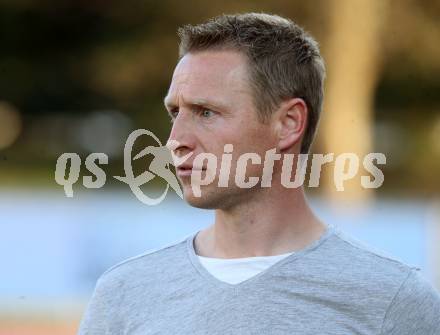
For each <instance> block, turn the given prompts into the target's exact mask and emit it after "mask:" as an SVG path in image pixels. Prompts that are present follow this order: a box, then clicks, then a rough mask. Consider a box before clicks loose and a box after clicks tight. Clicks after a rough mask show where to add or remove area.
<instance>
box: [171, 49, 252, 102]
mask: <svg viewBox="0 0 440 335" xmlns="http://www.w3.org/2000/svg"><path fill="white" fill-rule="evenodd" d="M247 78H248V75H247V66H246V60H245V57H244V56H243V55H242V54H240V53H239V52H236V51H203V52H197V53H190V54H187V55H185V56H184V57H183V58H182V59H181V60H180V61H179V63H178V64H177V66H176V69H175V70H174V74H173V78H172V81H171V85H170V88H169V91H168V95H167V97H166V98H165V103H167V102H171V103H174V104H175V101H176V100H180V99H183V100H185V101H186V100H187V99H188V100H216V99H224V98H228V99H234V98H237V96H240V95H243V94H246V95H249V94H250V89H249V84H248V79H247Z"/></svg>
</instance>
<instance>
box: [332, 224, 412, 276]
mask: <svg viewBox="0 0 440 335" xmlns="http://www.w3.org/2000/svg"><path fill="white" fill-rule="evenodd" d="M330 244H332V245H331V248H332V249H333V253H334V257H335V258H336V259H337V260H338V261H340V262H341V263H342V264H341V265H342V266H344V265H345V266H346V267H348V268H351V269H353V271H356V272H357V273H359V274H361V273H363V272H364V273H365V274H366V275H368V276H369V277H372V278H374V277H375V276H378V277H382V276H386V277H387V278H392V279H395V280H397V281H398V282H400V283H401V282H402V281H403V280H404V279H405V278H406V277H407V276H408V274H409V273H410V272H411V271H413V270H420V268H418V267H417V266H416V265H414V264H409V263H406V262H404V261H403V260H401V259H399V258H398V257H396V256H394V255H391V254H389V253H387V252H386V251H384V250H381V249H378V248H376V247H373V246H371V245H369V244H367V243H366V242H363V241H361V240H359V239H357V238H355V237H353V236H351V235H349V234H347V233H345V232H344V231H342V230H341V229H340V228H338V227H334V234H333V238H332V239H331V242H330ZM381 275H382V276H381Z"/></svg>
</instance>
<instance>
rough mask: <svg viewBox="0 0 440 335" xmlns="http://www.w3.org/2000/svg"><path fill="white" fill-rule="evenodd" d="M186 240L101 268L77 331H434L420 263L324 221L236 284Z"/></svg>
mask: <svg viewBox="0 0 440 335" xmlns="http://www.w3.org/2000/svg"><path fill="white" fill-rule="evenodd" d="M194 236H195V234H193V235H191V236H190V237H188V238H186V239H184V240H183V241H180V242H177V243H174V244H172V245H169V246H167V247H164V248H161V249H159V250H156V251H152V252H149V253H146V254H143V255H140V256H138V257H135V258H132V259H129V260H127V261H125V262H123V263H120V264H118V265H116V266H114V267H113V268H111V269H109V270H108V271H107V272H105V273H104V274H103V275H102V276H101V278H100V279H99V280H98V283H97V285H96V288H95V291H94V293H93V296H92V299H91V301H90V302H89V305H88V308H87V311H86V312H85V314H84V316H83V319H82V322H81V325H80V330H79V334H80V335H86V334H90V335H101V334H111V335H122V334H124V335H140V334H142V335H150V334H167V335H168V334H172V335H175V334H185V335H190V334H191V335H194V334H196V335H197V334H200V335H201V334H212V335H227V334H238V335H247V334H275V335H276V334H296V335H305V334H307V335H316V334H320V335H327V334H328V335H330V334H331V335H350V334H359V335H372V334H374V335H379V334H395V335H421V334H423V335H439V334H440V297H439V294H438V292H436V291H435V290H434V288H433V287H432V286H431V285H430V284H429V283H428V282H427V281H426V280H425V279H423V278H422V277H421V276H420V273H419V269H418V268H416V267H410V266H408V265H405V264H403V263H402V262H399V261H397V260H394V259H392V258H390V257H388V256H384V255H383V254H381V253H379V252H377V251H373V250H371V248H370V247H367V246H365V245H363V244H362V243H360V242H359V241H357V240H355V239H353V238H351V237H349V236H347V235H345V234H344V233H343V232H341V231H340V230H339V228H337V227H335V226H333V225H329V226H328V228H327V231H326V233H325V234H324V235H323V236H322V237H321V238H320V239H319V240H317V241H315V242H313V243H312V244H311V245H309V246H308V247H306V248H304V249H303V250H300V251H297V252H295V253H293V254H292V255H290V256H288V257H286V258H284V259H282V260H281V261H279V262H277V263H275V264H274V265H273V266H271V267H269V268H268V269H266V270H265V271H263V272H261V273H259V274H258V275H256V276H254V277H251V278H249V279H247V280H245V281H243V282H241V283H239V284H235V285H233V284H228V283H225V282H222V281H219V280H218V279H216V278H215V277H213V276H212V275H211V274H210V273H209V272H208V271H207V270H206V269H205V268H204V267H203V266H202V265H201V264H200V262H199V260H198V258H197V255H196V253H195V251H194V244H193V239H194Z"/></svg>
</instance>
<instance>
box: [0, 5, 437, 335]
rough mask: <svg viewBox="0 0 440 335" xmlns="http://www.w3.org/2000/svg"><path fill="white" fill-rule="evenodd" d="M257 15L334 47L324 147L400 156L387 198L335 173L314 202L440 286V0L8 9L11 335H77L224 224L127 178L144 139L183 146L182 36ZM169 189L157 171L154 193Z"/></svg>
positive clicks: (6, 198) (1, 166)
mask: <svg viewBox="0 0 440 335" xmlns="http://www.w3.org/2000/svg"><path fill="white" fill-rule="evenodd" d="M247 11H255V12H269V13H274V14H279V15H282V16H286V17H288V18H291V19H293V20H294V21H296V22H297V23H299V24H300V25H302V26H303V27H304V28H305V29H306V30H307V31H309V32H310V33H311V34H312V35H313V36H315V38H316V39H317V40H318V41H319V42H320V45H321V51H322V54H323V56H324V59H325V61H326V65H327V81H326V98H325V106H324V114H323V117H322V121H321V124H320V129H319V132H318V137H317V139H316V141H315V144H314V147H313V152H317V153H327V152H333V153H336V154H338V153H341V152H355V153H357V154H359V155H360V156H361V157H362V156H364V155H365V154H366V153H369V152H382V153H384V154H385V155H386V158H387V162H386V165H382V166H380V168H381V170H382V171H383V173H384V176H385V180H384V183H383V185H382V186H381V187H380V188H379V189H377V190H366V189H363V188H361V187H360V177H361V175H362V171H360V172H359V174H358V175H357V176H356V177H355V178H353V181H352V182H350V183H347V184H346V191H344V192H337V191H336V188H335V185H334V183H333V175H332V174H333V168H332V166H331V165H329V166H327V167H325V168H324V171H323V172H324V175H323V177H322V180H321V185H320V187H318V188H314V189H307V193H308V194H309V198H310V201H311V203H312V206H313V208H314V209H315V210H316V212H317V213H318V215H319V216H320V217H321V218H322V219H323V220H324V221H326V222H328V223H332V224H335V225H337V226H339V227H340V228H341V229H343V230H345V231H347V232H349V233H351V234H352V235H354V236H355V237H357V238H358V239H359V240H362V241H364V242H365V243H367V244H369V245H370V246H373V247H375V248H377V249H378V250H380V251H383V252H385V253H388V254H390V255H392V256H393V257H395V258H398V259H400V260H402V261H404V262H406V263H408V264H411V265H414V266H417V267H419V268H421V270H422V271H423V273H424V275H425V277H426V278H427V279H428V280H429V281H430V282H431V283H432V284H433V285H434V286H436V287H437V288H440V94H439V92H440V43H439V41H440V25H439V24H438V22H439V18H440V2H438V1H434V0H432V1H430V0H418V1H415V0H401V1H397V0H354V1H352V0H333V1H330V0H329V1H318V0H313V1H296V0H295V1H293V0H285V1H281V0H271V1H267V0H266V1H260V0H247V1H218V2H215V3H212V2H207V1H196V0H188V1H165V0H163V1H160V2H159V1H146V0H144V1H143V0H136V1H130V2H121V1H103V0H88V1H80V0H76V1H58V2H55V1H45V0H40V1H37V0H0V42H1V43H0V264H1V270H0V335H3V334H8V335H12V334H29V335H35V334H49V335H50V334H66V335H68V334H75V333H76V330H77V326H78V322H79V320H80V317H81V315H82V313H83V311H84V308H85V306H86V303H87V301H88V299H89V298H90V295H91V293H92V290H93V287H94V284H95V282H96V279H97V278H98V276H99V275H100V274H101V273H102V272H103V271H105V270H106V269H107V268H108V267H110V266H111V265H113V264H115V263H117V262H119V261H121V260H123V259H125V258H127V257H130V256H134V255H136V254H139V253H143V252H145V251H147V250H151V249H154V248H159V247H161V246H163V245H165V244H167V243H171V242H173V241H176V240H179V239H181V238H184V237H185V236H187V235H189V234H191V233H193V232H195V231H196V230H199V229H201V228H202V227H204V226H206V225H208V224H210V223H211V222H212V219H213V212H211V211H204V210H199V209H194V208H191V207H189V206H188V205H186V204H185V203H184V201H183V200H181V199H180V198H179V197H177V196H176V194H175V193H174V192H173V191H169V192H168V195H167V197H166V200H165V201H164V202H162V203H161V204H160V205H158V206H146V205H144V204H142V203H141V202H140V201H139V200H137V199H136V197H135V196H134V195H133V194H132V193H131V191H130V189H129V187H128V186H127V185H125V184H123V183H121V182H119V181H117V180H115V179H114V178H112V177H111V176H115V175H117V176H122V175H124V165H123V148H124V144H125V141H126V139H127V137H128V135H129V134H130V133H131V132H132V131H133V130H135V129H138V128H145V129H148V130H150V131H152V132H154V133H155V134H156V135H157V136H158V137H159V138H160V140H161V141H162V143H164V142H165V141H166V139H167V136H168V132H169V130H170V123H169V119H168V116H167V114H166V111H165V109H164V107H163V105H162V100H163V97H164V95H165V94H166V92H167V88H168V85H169V81H170V78H171V75H172V71H173V69H174V66H175V64H176V61H177V45H178V38H177V35H176V30H177V28H178V27H179V26H181V25H183V24H187V23H193V24H195V23H199V22H202V21H204V20H206V19H208V18H210V17H212V16H215V15H219V14H222V13H236V12H247ZM146 144H148V143H147V142H146V140H145V139H139V141H137V142H136V148H139V149H135V150H140V149H142V148H143V147H145V145H146ZM64 152H75V153H78V154H79V156H80V157H81V160H82V169H81V173H80V179H79V180H78V182H77V183H76V184H75V185H74V186H73V191H74V197H73V198H67V197H66V196H65V193H64V190H63V188H62V187H61V186H60V185H58V184H57V183H56V182H55V179H54V178H55V165H56V161H57V158H58V157H59V156H60V155H61V154H62V153H64ZM92 152H104V153H106V154H107V155H108V157H109V164H108V165H103V166H102V168H103V169H104V171H105V172H106V174H107V181H106V184H105V186H104V187H103V188H100V189H97V190H93V189H87V188H85V187H84V186H83V184H82V177H83V176H87V175H90V173H89V172H88V171H87V170H86V169H85V168H84V161H85V158H86V157H87V155H88V154H90V153H92ZM148 159H149V158H148V157H146V158H145V160H139V162H137V165H136V166H135V170H136V171H144V170H145V169H146V167H147V166H148V165H147V164H148ZM364 175H365V173H364ZM367 175H368V174H367ZM147 187H148V188H147ZM164 187H165V186H164V183H163V181H162V180H161V178H154V179H153V180H152V181H151V182H149V183H148V185H145V186H144V187H143V190H144V192H145V193H148V195H149V196H152V197H153V196H155V195H156V196H158V195H160V194H161V193H162V191H163V190H164Z"/></svg>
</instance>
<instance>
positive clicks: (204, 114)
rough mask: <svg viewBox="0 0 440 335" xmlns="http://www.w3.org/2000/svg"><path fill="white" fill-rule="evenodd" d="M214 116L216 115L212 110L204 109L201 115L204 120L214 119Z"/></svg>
mask: <svg viewBox="0 0 440 335" xmlns="http://www.w3.org/2000/svg"><path fill="white" fill-rule="evenodd" d="M214 114H215V113H214V112H213V111H212V110H210V109H206V108H204V109H202V110H200V115H201V116H202V117H204V118H209V117H212V116H214Z"/></svg>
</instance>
